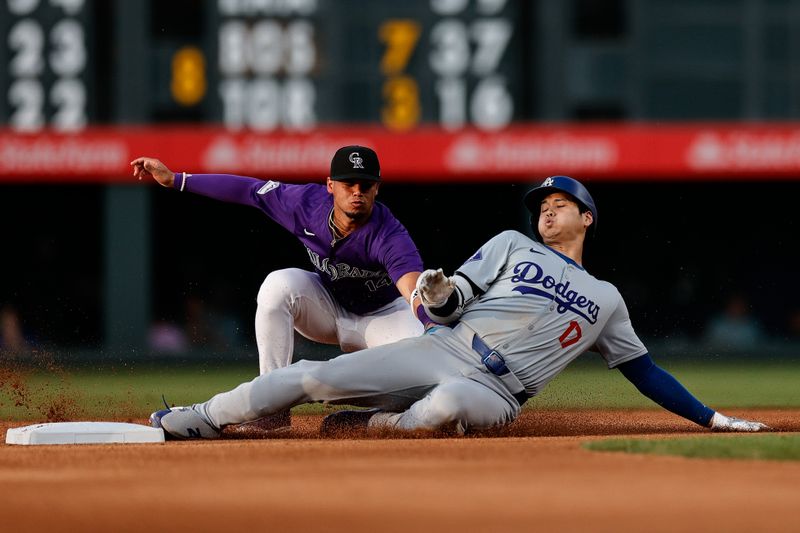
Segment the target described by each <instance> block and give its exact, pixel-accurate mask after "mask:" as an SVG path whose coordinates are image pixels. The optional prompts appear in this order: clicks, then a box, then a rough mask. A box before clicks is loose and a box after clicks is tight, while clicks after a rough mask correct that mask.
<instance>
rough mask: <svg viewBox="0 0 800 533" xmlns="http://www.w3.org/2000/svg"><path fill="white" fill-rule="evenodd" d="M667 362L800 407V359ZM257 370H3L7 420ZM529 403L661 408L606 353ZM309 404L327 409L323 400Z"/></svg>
mask: <svg viewBox="0 0 800 533" xmlns="http://www.w3.org/2000/svg"><path fill="white" fill-rule="evenodd" d="M662 366H664V367H665V368H666V369H667V370H669V371H670V372H671V373H672V374H673V375H674V376H675V377H677V378H678V380H679V381H681V382H682V383H683V384H684V385H685V386H686V387H687V388H688V389H689V390H690V391H691V392H692V393H693V394H695V395H696V396H697V397H698V398H699V399H700V400H701V401H703V402H704V403H706V404H707V405H710V406H712V407H714V408H719V409H724V408H731V407H800V394H798V392H797V391H798V384H799V383H800V361H786V362H783V363H780V364H779V363H770V364H761V363H756V362H738V363H732V362H715V363H703V364H692V363H685V362H684V363H680V364H678V363H675V364H668V365H664V364H662ZM256 372H257V367H256V364H255V361H254V362H253V363H252V364H242V363H236V364H230V363H226V364H222V363H217V362H203V363H199V362H192V363H179V362H171V363H169V364H160V365H157V366H156V365H153V364H152V363H150V364H146V363H125V364H123V365H122V366H110V365H104V366H98V365H96V364H95V365H91V366H76V367H73V368H67V369H60V370H56V371H43V370H37V371H26V372H20V371H16V372H8V371H5V372H3V370H2V369H1V368H0V419H2V420H41V419H51V420H52V419H58V418H59V417H62V418H73V419H74V418H77V417H81V418H93V417H94V418H100V419H109V418H114V419H118V418H141V417H145V416H147V415H148V414H149V413H150V412H152V411H153V410H154V409H156V408H158V406H160V405H161V395H162V394H164V395H165V396H166V398H167V400H168V401H169V402H170V403H172V404H175V405H182V404H188V403H194V402H200V401H204V400H207V399H208V398H210V397H211V396H213V395H214V394H216V393H218V392H222V391H226V390H230V389H232V388H234V387H235V386H237V385H238V384H240V383H243V382H245V381H249V380H250V379H253V378H254V377H255V374H256ZM15 387H16V388H15ZM17 404H21V405H17ZM527 407H528V408H537V409H541V408H577V409H590V408H597V409H605V408H618V409H628V408H654V409H658V407H657V406H656V405H655V404H653V403H652V402H651V401H650V400H648V399H647V398H645V397H643V396H642V395H641V394H640V393H639V392H638V391H637V390H636V389H635V388H634V387H633V385H631V384H630V383H629V382H628V381H627V380H626V379H625V378H624V377H623V376H622V375H621V374H620V373H619V372H618V371H615V370H612V371H609V370H607V369H606V368H605V366H604V364H603V363H602V362H601V361H599V358H598V359H597V360H596V359H591V358H590V359H589V360H586V361H579V362H576V363H575V364H573V365H572V366H570V367H569V368H567V370H565V371H564V372H563V373H562V374H561V375H559V376H558V377H557V378H556V379H555V380H553V382H552V383H550V384H549V385H548V386H547V387H546V388H545V389H544V391H542V393H541V394H540V395H539V396H537V397H536V398H534V399H532V400H531V401H529V402H528V404H527ZM305 410H306V411H310V412H323V409H322V408H320V407H318V406H310V407H308V408H305Z"/></svg>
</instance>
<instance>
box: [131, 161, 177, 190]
mask: <svg viewBox="0 0 800 533" xmlns="http://www.w3.org/2000/svg"><path fill="white" fill-rule="evenodd" d="M131 166H132V167H133V177H134V178H139V179H140V180H141V179H142V178H152V179H154V180H156V181H157V182H158V183H159V184H161V185H163V186H164V187H172V186H173V185H174V184H175V174H173V173H172V171H170V169H168V168H167V165H165V164H164V163H162V162H161V161H159V160H158V159H156V158H154V157H137V158H136V159H134V160H133V161H131Z"/></svg>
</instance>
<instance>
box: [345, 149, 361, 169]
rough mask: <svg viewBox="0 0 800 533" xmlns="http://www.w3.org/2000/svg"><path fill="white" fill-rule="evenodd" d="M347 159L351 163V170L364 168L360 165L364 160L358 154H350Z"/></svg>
mask: <svg viewBox="0 0 800 533" xmlns="http://www.w3.org/2000/svg"><path fill="white" fill-rule="evenodd" d="M347 159H348V161H350V162H351V163H353V168H354V169H355V168H364V165H362V163H363V162H364V160H363V159H362V158H361V156H359V155H358V152H353V153H352V154H350V157H348V158H347Z"/></svg>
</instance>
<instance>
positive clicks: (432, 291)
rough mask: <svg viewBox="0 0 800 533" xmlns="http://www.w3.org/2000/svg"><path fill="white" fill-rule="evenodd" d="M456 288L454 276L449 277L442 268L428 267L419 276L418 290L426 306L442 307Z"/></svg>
mask: <svg viewBox="0 0 800 533" xmlns="http://www.w3.org/2000/svg"><path fill="white" fill-rule="evenodd" d="M455 288H456V284H455V281H453V278H448V277H447V276H445V275H444V273H443V272H442V269H441V268H440V269H438V270H432V269H428V270H426V271H425V272H423V273H422V274H420V276H419V278H417V291H418V292H419V297H420V298H421V299H422V303H423V305H425V306H426V307H441V306H442V305H444V303H445V302H446V301H447V298H449V297H450V295H451V294H452V293H453V290H454V289H455Z"/></svg>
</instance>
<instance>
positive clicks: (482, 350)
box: [472, 334, 530, 405]
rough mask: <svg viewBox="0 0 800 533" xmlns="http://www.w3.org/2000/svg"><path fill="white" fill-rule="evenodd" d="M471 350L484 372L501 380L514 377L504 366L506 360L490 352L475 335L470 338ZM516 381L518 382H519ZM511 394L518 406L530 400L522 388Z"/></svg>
mask: <svg viewBox="0 0 800 533" xmlns="http://www.w3.org/2000/svg"><path fill="white" fill-rule="evenodd" d="M472 349H473V350H475V351H476V352H478V354H480V356H481V363H483V366H485V367H486V370H488V371H489V372H491V373H492V374H494V375H495V376H498V377H500V378H503V376H508V377H513V376H514V374H513V373H512V372H511V371H510V370H509V369H508V367H507V366H506V360H505V359H503V356H502V355H500V353H498V352H497V350H492V349H491V348H489V346H488V345H487V344H486V343H485V342H483V339H481V338H480V337H478V335H477V334H475V335H473V336H472ZM515 380H516V378H515ZM504 381H505V380H504ZM516 381H517V382H519V380H516ZM519 387H522V384H521V383H520V384H519ZM511 392H512V395H513V396H514V399H515V400H517V403H518V404H520V405H522V404H524V403H525V402H526V401H528V398H530V395H529V394H528V393H527V392H526V391H525V388H524V387H522V390H520V391H518V392H513V391H511Z"/></svg>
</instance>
